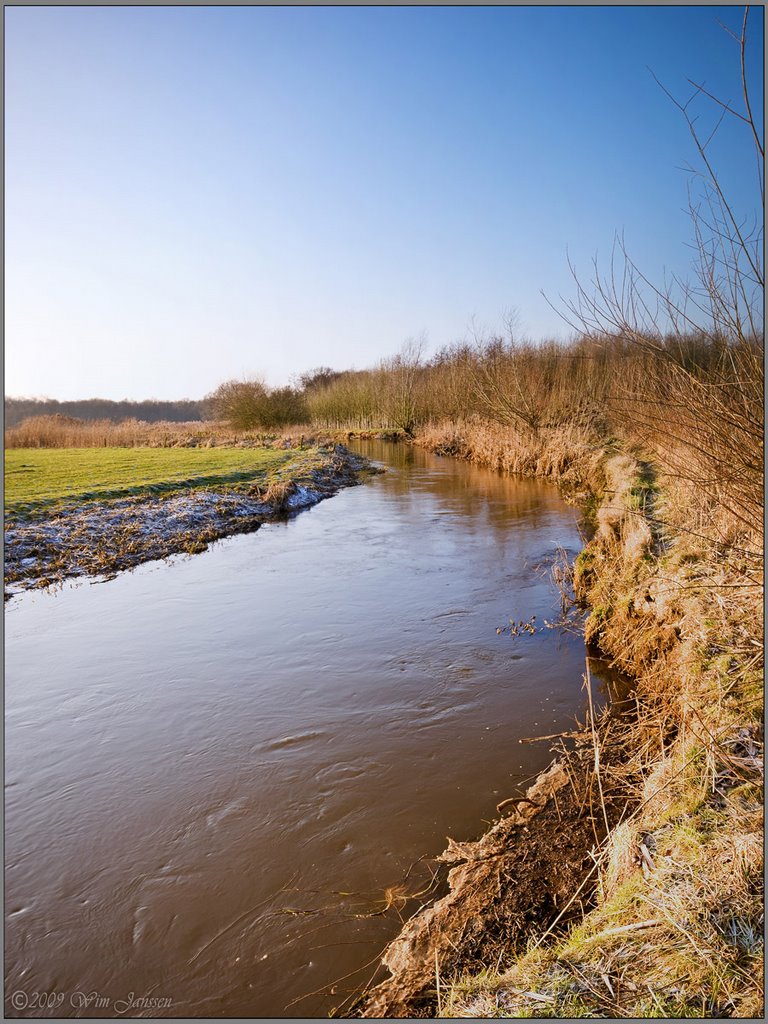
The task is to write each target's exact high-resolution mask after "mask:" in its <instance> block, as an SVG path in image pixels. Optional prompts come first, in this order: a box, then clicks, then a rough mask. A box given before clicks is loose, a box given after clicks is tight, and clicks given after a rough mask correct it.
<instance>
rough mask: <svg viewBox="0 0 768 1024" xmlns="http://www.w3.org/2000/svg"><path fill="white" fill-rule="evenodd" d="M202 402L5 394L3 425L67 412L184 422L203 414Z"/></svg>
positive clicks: (76, 416) (112, 418)
mask: <svg viewBox="0 0 768 1024" xmlns="http://www.w3.org/2000/svg"><path fill="white" fill-rule="evenodd" d="M203 411H204V410H203V402H201V401H190V400H182V401H177V402H171V401H161V400H158V399H148V400H146V401H141V402H132V401H128V400H125V401H121V402H113V401H110V400H109V399H107V398H87V399H80V400H78V401H68V402H60V401H58V400H57V399H55V398H6V399H5V426H6V429H7V428H10V427H16V426H18V425H19V424H20V423H21V422H22V421H23V420H26V419H29V418H30V417H32V416H70V417H73V418H74V419H81V420H109V421H110V422H112V423H119V422H121V421H122V420H126V419H137V420H143V421H144V422H146V423H159V422H171V423H184V422H187V421H188V420H199V419H202V417H203Z"/></svg>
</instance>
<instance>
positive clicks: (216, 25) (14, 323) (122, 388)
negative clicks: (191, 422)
mask: <svg viewBox="0 0 768 1024" xmlns="http://www.w3.org/2000/svg"><path fill="white" fill-rule="evenodd" d="M742 17H743V9H742V8H737V7H733V6H726V7H714V6H711V7H705V6H698V7H672V6H668V7H664V6H660V7H640V6H638V7H627V6H621V7H618V6H617V7H564V6H560V7H504V8H498V7H496V8H494V7H478V8H472V7H467V6H464V7H437V8H436V7H355V8H342V7H335V8H333V7H328V8H324V7H311V8H309V7H303V8H301V7H293V8H281V7H140V8H137V7H133V8H131V7H64V6H57V7H10V8H8V7H6V8H5V217H6V221H5V223H6V227H5V258H6V274H5V300H6V307H5V308H6V313H5V373H6V384H5V390H6V394H7V395H13V396H22V395H23V396H46V397H51V398H58V399H60V400H65V399H76V398H90V397H101V398H112V399H124V398H130V399H136V400H140V399H146V398H163V399H179V398H200V397H202V396H203V395H205V394H207V393H209V392H210V391H212V390H213V389H214V388H215V387H216V386H217V385H218V384H219V383H221V382H222V381H224V380H228V379H232V378H243V377H250V376H255V375H260V376H263V377H264V378H266V380H267V382H268V383H269V384H271V385H274V386H280V385H283V384H285V383H287V382H289V381H290V380H291V378H292V376H293V375H296V374H299V373H302V372H304V371H306V370H308V369H311V368H313V367H316V366H320V365H324V366H331V367H333V368H334V369H348V368H352V367H354V368H358V369H359V368H364V367H367V366H371V365H374V364H375V363H376V362H377V361H378V360H380V359H381V358H382V357H386V356H390V355H392V354H394V353H396V352H397V351H398V350H400V349H401V347H402V346H403V344H404V343H405V342H406V341H407V340H408V339H409V338H414V337H423V338H425V339H426V352H427V354H430V353H433V352H435V351H437V350H438V349H439V348H441V347H442V346H444V345H447V344H450V343H452V342H455V341H459V340H462V339H464V338H466V337H467V335H468V332H470V331H474V332H475V333H483V332H494V331H497V330H498V329H499V327H500V324H501V322H502V320H503V318H504V316H505V315H506V314H507V313H508V312H509V311H515V312H516V314H517V323H518V329H519V331H520V333H521V334H522V335H523V336H525V337H528V338H530V339H532V340H536V339H543V338H550V337H559V338H563V339H565V338H567V337H569V336H570V335H571V334H572V329H571V327H570V326H569V325H568V324H567V323H566V322H565V321H564V320H563V319H562V317H561V316H560V315H558V312H556V310H553V309H552V306H551V305H550V303H553V304H554V305H555V307H556V308H557V309H558V310H560V311H561V312H562V311H563V310H564V309H565V306H564V302H565V301H567V300H568V299H569V298H572V297H573V296H574V293H575V288H574V283H573V280H572V278H571V274H570V270H569V267H568V260H569V259H570V260H571V262H572V263H573V265H574V266H575V268H576V271H577V273H578V275H579V277H580V279H581V280H585V281H588V280H589V278H590V274H591V271H592V261H593V260H594V259H595V258H597V260H598V261H599V263H600V265H601V266H606V265H607V262H608V261H609V259H610V253H611V247H612V244H613V241H614V238H615V236H616V234H617V232H618V233H620V234H623V236H624V239H625V243H626V246H627V248H628V250H629V251H630V253H631V254H632V257H633V259H634V260H635V262H636V263H637V264H638V265H639V266H640V267H641V269H643V271H644V272H645V273H647V274H648V276H650V277H651V278H652V279H654V280H660V279H661V278H662V277H663V275H664V273H667V274H668V273H670V272H672V271H674V272H678V273H683V274H687V272H688V268H689V266H690V263H691V249H690V241H691V229H690V219H689V215H688V210H687V206H688V188H689V184H690V175H689V173H687V172H686V171H685V170H684V167H685V165H686V163H690V162H692V161H693V160H694V156H695V153H694V150H693V148H692V142H691V139H690V136H689V134H688V130H687V128H686V126H685V122H684V121H683V119H682V116H681V115H680V113H679V111H677V110H676V109H675V107H674V105H673V104H672V103H671V101H670V100H669V99H668V98H667V97H666V96H665V95H664V93H663V92H662V90H661V89H660V87H659V85H658V84H657V83H656V82H655V81H654V79H653V77H652V75H651V70H652V71H653V72H654V73H655V75H656V76H657V77H658V78H659V79H660V80H661V81H662V82H663V83H664V85H665V86H666V87H667V88H668V89H669V90H670V91H671V92H672V93H673V94H674V95H675V96H679V97H680V98H687V96H688V95H690V93H691V91H692V89H691V86H690V85H689V84H688V83H687V81H686V79H687V78H691V79H694V80H695V81H698V82H703V83H705V84H706V88H707V89H708V90H709V91H711V92H713V93H714V94H715V95H717V96H718V97H720V98H722V99H723V100H726V101H729V102H730V101H732V102H733V103H734V104H739V103H740V102H741V89H740V78H739V49H738V45H737V43H736V42H735V41H734V40H733V39H732V38H731V37H730V36H729V35H728V34H727V32H726V31H724V29H723V27H722V26H721V25H720V24H718V19H719V21H720V22H722V23H723V24H724V25H725V26H726V27H728V28H731V29H732V30H733V31H736V32H737V33H738V32H740V29H741V20H742ZM762 17H763V13H762V9H757V8H755V9H753V11H752V12H751V13H750V19H753V24H752V33H751V37H750V52H749V59H750V65H749V66H750V75H751V78H752V80H753V81H754V83H755V88H754V89H753V101H754V102H757V101H758V100H760V101H761V99H762V92H763V90H762V82H763V53H762V40H763V25H762ZM649 69H650V70H649ZM709 106H711V105H709ZM739 109H741V108H739ZM757 113H758V116H759V117H761V116H762V110H760V111H758V112H757ZM708 116H709V117H711V110H709V111H708V110H707V107H705V106H702V107H701V117H702V121H701V122H700V123H701V124H702V125H704V124H706V123H707V121H706V118H707V117H708ZM737 129H738V126H737V124H736V122H735V121H734V122H733V124H732V125H731V124H728V123H726V124H724V126H723V128H722V129H721V135H720V136H718V138H717V139H716V143H717V145H718V146H719V149H717V151H716V153H717V157H718V160H719V163H718V166H719V168H720V170H721V173H722V174H723V178H724V181H725V182H726V183H727V185H728V187H729V189H731V190H732V194H734V195H737V196H739V197H740V199H742V200H744V201H745V202H746V203H747V206H749V197H750V196H752V195H754V180H755V175H754V162H753V160H752V158H751V155H750V151H749V149H748V148H747V147H745V146H744V145H743V141H744V139H743V133H741V132H739V131H738V130H737ZM745 154H747V156H745ZM752 209H754V207H752ZM542 291H543V292H544V293H545V294H546V298H545V296H544V295H542ZM561 296H562V299H561V298H560V297H561ZM548 300H549V301H548Z"/></svg>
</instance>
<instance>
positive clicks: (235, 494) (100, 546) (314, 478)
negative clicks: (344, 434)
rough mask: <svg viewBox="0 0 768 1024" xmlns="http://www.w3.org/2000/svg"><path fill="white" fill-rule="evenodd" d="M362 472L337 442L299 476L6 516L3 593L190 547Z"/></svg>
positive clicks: (109, 571)
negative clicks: (324, 460) (15, 518)
mask: <svg viewBox="0 0 768 1024" xmlns="http://www.w3.org/2000/svg"><path fill="white" fill-rule="evenodd" d="M364 472H371V467H370V466H369V464H368V463H367V461H366V460H365V459H363V458H362V457H360V456H358V455H354V454H352V453H351V452H349V451H347V449H345V448H343V447H342V446H341V445H337V446H336V447H335V448H334V449H333V450H332V451H331V452H329V458H328V461H327V463H326V464H325V465H324V466H322V467H321V468H320V469H315V470H312V471H311V472H310V473H309V474H307V476H306V477H304V478H302V479H301V480H300V481H297V480H286V481H283V482H280V483H276V484H272V485H271V486H270V487H264V486H258V485H253V486H250V487H249V486H247V485H245V486H243V487H238V488H231V489H228V490H226V491H211V490H192V489H190V490H188V491H183V492H181V493H175V494H172V495H168V496H165V497H155V496H137V497H131V498H119V499H113V500H108V501H88V502H87V503H83V504H77V505H71V506H66V507H62V508H59V509H57V511H56V512H55V513H52V514H50V515H48V516H46V517H45V518H39V519H32V520H26V521H25V520H19V521H15V522H10V523H7V524H6V530H5V598H6V600H7V599H8V598H10V597H12V596H13V595H14V594H16V593H20V592H21V591H23V590H28V589H31V588H35V587H46V586H51V585H53V584H56V583H60V582H62V581H63V580H65V579H67V578H70V577H74V576H100V577H105V576H106V577H107V578H110V577H112V576H114V574H115V573H117V572H119V571H121V570H123V569H132V568H134V567H135V566H137V565H140V564H141V563H143V562H148V561H152V560H155V559H161V558H168V557H169V556H170V555H174V554H179V553H185V554H196V553H198V552H200V551H204V550H205V549H206V548H207V546H208V544H209V543H210V542H211V541H214V540H218V539H220V538H222V537H228V536H230V535H232V534H236V533H248V532H252V531H254V530H257V529H258V528H259V526H261V525H262V523H264V522H268V521H270V520H274V519H279V518H284V517H285V516H287V515H290V514H293V513H295V512H298V511H300V510H301V509H304V508H309V507H310V506H311V505H316V504H317V503H318V502H319V501H322V500H323V498H329V497H331V496H332V495H334V494H336V493H337V492H338V491H339V490H341V488H342V487H349V486H352V485H354V484H357V483H360V482H361V474H362V473H364Z"/></svg>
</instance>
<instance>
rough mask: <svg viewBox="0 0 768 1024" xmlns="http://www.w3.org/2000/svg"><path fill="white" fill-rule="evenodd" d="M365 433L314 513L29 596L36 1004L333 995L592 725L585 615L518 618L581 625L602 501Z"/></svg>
mask: <svg viewBox="0 0 768 1024" xmlns="http://www.w3.org/2000/svg"><path fill="white" fill-rule="evenodd" d="M356 447H357V449H358V450H360V451H363V452H364V453H365V454H368V455H369V456H370V457H372V458H374V459H376V460H378V461H380V462H381V463H382V464H383V465H385V466H386V467H387V472H386V473H385V474H384V475H382V476H377V477H374V478H372V479H371V480H370V481H369V482H367V483H366V484H364V485H363V486H361V487H355V488H350V489H348V490H345V491H342V492H341V493H340V494H338V495H337V496H336V497H334V498H332V499H330V500H328V501H324V502H322V503H321V504H319V505H318V506H316V507H315V508H313V509H311V510H309V511H305V512H302V513H300V514H299V515H297V516H296V517H295V518H293V519H292V520H290V521H289V522H287V523H282V524H272V525H268V526H265V527H262V528H261V529H260V530H258V531H257V532H256V533H254V534H250V535H243V536H239V537H232V538H229V539H227V540H225V541H222V542H219V543H217V544H215V545H214V546H213V547H212V548H211V549H210V550H208V551H207V552H205V553H203V554H201V555H195V556H193V557H191V558H179V559H176V560H174V561H173V562H171V563H160V562H155V563H150V564H147V565H144V566H141V567H140V568H139V569H137V570H135V571H133V572H131V573H123V574H121V575H119V576H118V577H117V578H116V579H114V580H111V581H109V582H107V583H104V584H99V585H93V584H89V583H88V582H85V583H80V584H79V585H68V586H66V587H64V588H63V589H61V590H59V591H57V592H54V593H30V594H25V595H22V596H20V597H16V598H14V599H13V600H12V601H10V602H9V603H8V604H7V606H6V609H5V618H6V654H5V658H6V662H5V667H6V690H5V700H6V766H5V772H6V775H5V780H6V782H5V784H6V789H5V815H6V839H5V858H6V889H5V914H6V926H5V929H6V930H5V971H6V1014H7V1015H8V1016H19V1017H41V1016H43V1017H44V1016H50V1017H68V1016H70V1017H71V1016H93V1017H112V1016H118V1015H122V1016H126V1017H134V1016H149V1017H151V1016H169V1017H190V1016H191V1017H195V1016H197V1017H265V1016H266V1017H269V1016H272V1017H290V1016H296V1017H312V1016H324V1015H326V1014H327V1013H329V1012H330V1011H331V1009H332V1008H333V1007H335V1006H339V1005H340V1004H342V1002H343V1000H344V998H345V997H346V996H347V995H348V994H349V993H350V992H351V991H354V990H355V989H356V988H359V987H361V986H363V985H364V984H365V983H366V982H368V981H369V979H370V978H371V976H372V975H373V973H374V970H375V967H376V957H377V955H378V954H379V953H380V952H381V950H382V948H383V947H384V945H385V944H386V943H387V941H388V940H389V939H391V938H392V937H393V936H394V934H395V933H396V932H397V930H398V928H399V925H400V917H399V915H402V916H403V917H405V916H407V915H408V914H410V913H413V912H414V911H415V910H416V909H417V908H418V906H419V904H420V903H421V902H423V900H425V899H426V898H427V896H426V893H425V892H424V890H426V888H427V886H428V883H429V880H430V877H431V871H432V869H433V868H434V862H431V861H429V860H427V859H425V858H429V857H434V856H435V855H436V854H438V853H439V852H440V851H441V850H442V849H443V848H444V847H445V845H446V836H449V835H450V836H452V837H454V838H456V839H469V838H475V837H477V835H479V833H480V832H481V831H483V829H484V827H485V823H486V822H488V821H490V820H492V819H493V817H494V815H495V806H496V804H497V803H498V802H499V801H500V800H502V799H505V798H507V797H509V796H514V795H516V794H519V793H520V792H522V790H521V789H520V786H521V785H523V784H524V783H525V781H526V780H528V779H530V777H531V776H532V775H534V774H535V773H536V772H537V771H539V770H541V769H542V768H544V767H546V765H547V764H548V763H549V761H550V760H551V754H550V753H549V744H547V743H537V744H532V745H524V744H520V743H519V742H518V741H519V740H520V739H521V738H524V737H530V736H537V735H542V734H548V733H555V732H558V731H560V730H567V729H569V728H571V727H572V725H573V720H574V716H575V715H579V717H583V714H584V708H585V704H586V697H585V694H584V692H583V689H582V674H583V671H584V645H583V641H582V639H581V638H580V637H579V636H577V635H574V634H571V633H567V632H563V631H561V630H558V629H551V630H550V629H544V630H543V631H542V632H537V633H536V634H535V635H534V636H529V635H523V636H518V637H514V638H513V637H510V636H509V635H508V634H506V633H502V634H498V633H497V627H501V626H504V625H506V624H507V623H508V622H509V620H510V619H515V620H518V619H529V618H530V616H531V615H535V616H536V622H537V624H538V625H542V624H543V620H544V619H548V620H552V619H555V618H556V617H557V614H558V609H559V596H558V594H557V592H556V590H555V588H554V587H553V585H552V583H551V582H550V580H549V577H548V572H547V562H548V560H549V559H551V557H552V555H553V553H554V551H555V549H556V547H557V546H558V545H561V546H563V547H564V548H566V550H568V551H569V552H570V553H571V555H573V554H575V553H576V552H577V551H578V549H579V547H580V541H579V534H578V530H577V520H578V514H577V512H576V511H575V510H574V509H573V508H570V507H569V506H567V505H566V504H565V503H564V502H563V501H562V499H561V498H560V497H559V495H558V492H557V490H556V489H555V488H554V487H553V486H551V485H548V484H545V483H543V482H540V481H530V480H520V479H516V478H510V477H503V476H500V475H498V474H496V473H494V472H492V471H490V470H485V469H480V468H478V467H474V466H471V465H468V464H466V463H462V462H459V461H456V460H453V459H449V458H439V457H437V456H433V455H429V454H427V453H424V452H422V451H420V450H418V449H412V448H407V447H404V446H398V445H391V444H387V443H385V442H368V443H360V444H359V445H357V446H356ZM387 890H389V895H387ZM438 891H439V890H438ZM419 893H422V895H418V894H419ZM409 896H410V897H412V898H410V899H406V898H407V897H409ZM153 1001H154V1002H153Z"/></svg>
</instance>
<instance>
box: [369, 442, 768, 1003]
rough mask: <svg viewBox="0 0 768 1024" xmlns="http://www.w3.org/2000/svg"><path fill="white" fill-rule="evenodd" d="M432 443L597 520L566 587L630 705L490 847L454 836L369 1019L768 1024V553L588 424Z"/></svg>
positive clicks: (396, 945)
mask: <svg viewBox="0 0 768 1024" xmlns="http://www.w3.org/2000/svg"><path fill="white" fill-rule="evenodd" d="M415 443H416V444H420V445H423V446H424V447H427V448H428V449H430V450H431V451H434V452H438V453H441V454H450V455H455V456H458V457H461V458H467V459H470V460H471V461H474V462H478V463H481V464H484V465H490V466H493V467H495V468H497V469H501V470H504V471H508V472H518V473H523V474H525V475H536V476H544V477H548V478H550V479H552V480H553V481H554V482H557V483H558V484H560V486H561V487H562V489H563V491H564V493H565V494H566V496H568V497H570V498H571V500H574V501H577V502H578V503H580V505H581V506H582V507H583V508H584V509H585V512H586V515H587V517H588V519H589V521H590V532H591V533H592V537H591V539H590V540H589V542H588V543H587V544H586V545H585V548H584V550H583V551H582V553H581V554H580V556H579V557H578V559H577V560H576V564H575V565H574V566H573V567H572V572H571V580H570V582H571V583H572V586H573V588H574V591H575V596H576V598H577V599H578V600H579V601H580V602H581V603H582V604H583V606H584V608H585V611H588V616H587V618H586V623H585V635H586V637H587V639H589V640H590V641H591V642H592V643H594V644H596V645H597V646H598V647H599V648H600V649H601V650H602V651H603V652H604V653H605V655H606V656H607V657H609V658H610V659H611V660H612V662H613V664H614V665H615V666H616V667H617V668H619V669H621V670H622V672H624V673H626V674H628V675H629V676H631V678H632V679H633V681H634V691H633V697H634V710H633V713H632V714H631V715H627V716H625V717H624V718H623V719H618V720H617V719H616V718H615V717H613V718H604V719H603V720H602V721H594V722H593V723H591V724H592V725H593V726H594V728H590V729H589V730H588V731H587V732H586V733H585V734H583V735H582V736H581V737H580V738H579V739H578V740H577V747H576V751H575V752H572V753H570V754H566V753H559V754H558V757H557V758H556V760H555V762H554V763H553V766H552V768H551V770H550V773H549V775H546V774H545V775H544V776H542V777H541V778H540V779H539V780H537V782H536V783H535V784H534V786H533V787H531V788H530V789H529V790H528V791H527V793H526V794H525V795H526V797H527V798H528V799H529V801H532V803H525V804H520V803H518V804H517V805H516V809H515V813H514V814H512V815H511V816H507V817H504V818H502V820H501V821H500V822H499V823H497V824H496V825H495V826H494V827H493V828H492V829H491V830H490V831H489V832H488V833H487V834H486V835H485V836H483V837H482V838H481V839H480V840H479V842H477V843H456V842H454V841H451V842H450V844H449V847H448V850H446V852H445V853H444V854H443V855H442V856H441V858H440V859H441V860H442V861H444V862H448V863H454V864H456V865H457V866H455V867H453V868H452V870H451V871H450V873H449V875H448V883H449V886H450V889H451V891H450V892H449V894H448V895H447V896H445V897H444V898H443V899H442V900H440V901H438V903H436V904H435V905H434V906H432V907H428V908H425V909H423V910H422V911H420V912H419V913H418V914H417V915H415V916H414V917H413V918H412V919H411V920H409V921H408V922H407V923H406V925H405V927H404V929H403V931H402V932H401V934H400V936H398V938H396V939H395V941H394V942H393V943H392V944H391V945H390V946H389V947H388V949H387V951H386V953H385V955H384V963H385V965H386V966H387V967H388V968H389V969H390V971H391V972H392V977H391V978H390V979H388V980H387V981H384V982H383V983H381V984H380V985H378V986H377V987H376V988H374V989H372V990H371V991H370V992H368V993H366V994H365V995H364V997H363V999H362V1001H361V1002H360V1004H359V1005H358V1007H357V1013H358V1015H360V1016H364V1017H368V1016H370V1017H383V1016H399V1017H404V1016H448V1017H528V1016H533V1017H541V1016H546V1017H560V1018H567V1017H583V1016H609V1017H675V1016H695V1017H713V1016H733V1017H751V1016H761V1014H762V1007H763V990H762V978H763V967H762V964H763V943H762V921H763V918H762V912H763V908H762V898H763V890H762V863H763V846H762V828H763V824H762V822H763V818H762V813H763V804H762V793H763V724H762V722H763V699H762V698H763V694H762V678H763V676H762V674H763V643H762V641H763V637H762V613H761V610H762V585H761V584H762V561H761V552H762V544H761V543H760V544H759V546H758V544H757V540H758V539H757V538H754V537H751V536H749V535H748V534H747V533H745V532H744V531H743V530H739V528H738V527H737V526H734V524H733V523H729V522H727V521H725V520H723V519H722V518H717V517H716V516H713V515H712V514H711V510H710V509H705V508H703V507H702V505H701V501H700V499H699V498H698V497H697V495H695V494H693V493H691V492H690V491H685V490H684V489H683V488H682V487H681V486H680V485H679V484H677V483H676V482H675V481H674V480H673V479H672V478H669V477H667V478H664V477H662V476H661V475H660V474H659V472H658V470H657V469H656V468H655V467H653V466H652V465H651V464H649V463H648V462H646V461H644V460H643V459H642V458H640V457H639V455H638V453H637V452H636V451H632V450H630V449H628V448H626V447H624V446H622V445H621V444H619V443H618V442H616V441H614V440H613V439H606V438H604V437H600V436H599V435H598V434H596V433H595V432H593V431H590V429H589V428H588V427H579V426H573V427H563V428H559V429H554V430H551V431H548V432H541V433H539V434H538V435H536V436H524V437H523V436H521V437H515V436H510V432H509V431H503V430H502V429H501V428H499V427H497V426H494V425H490V424H484V423H482V422H474V423H460V424H457V423H445V424H441V425H438V426H432V427H430V428H428V429H425V430H424V431H422V432H421V433H420V434H418V435H417V436H416V438H415ZM547 779H549V780H550V782H551V780H552V779H558V780H560V783H561V784H560V785H558V786H557V787H553V786H550V785H549V783H548V782H547ZM537 787H539V788H537ZM541 787H544V788H543V789H542V788H541ZM547 787H549V788H547ZM534 804H538V806H535V807H534Z"/></svg>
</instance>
